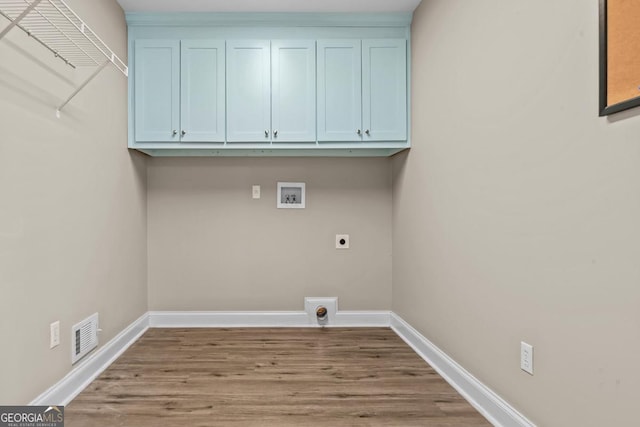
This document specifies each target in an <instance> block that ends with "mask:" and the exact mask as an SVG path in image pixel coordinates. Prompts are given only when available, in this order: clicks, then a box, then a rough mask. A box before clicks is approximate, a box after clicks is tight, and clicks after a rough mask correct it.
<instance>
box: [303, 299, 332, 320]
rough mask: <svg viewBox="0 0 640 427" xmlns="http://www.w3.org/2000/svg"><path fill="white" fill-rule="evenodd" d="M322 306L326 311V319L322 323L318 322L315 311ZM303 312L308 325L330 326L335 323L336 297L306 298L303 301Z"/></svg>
mask: <svg viewBox="0 0 640 427" xmlns="http://www.w3.org/2000/svg"><path fill="white" fill-rule="evenodd" d="M320 306H323V307H325V308H326V309H327V318H326V320H325V321H323V322H322V323H319V322H318V318H317V316H316V310H317V309H318V307H320ZM304 311H305V312H306V313H307V316H308V317H309V324H310V325H321V326H324V325H330V324H332V323H334V322H335V318H336V312H337V311H338V297H306V298H305V299H304Z"/></svg>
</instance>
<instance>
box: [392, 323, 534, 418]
mask: <svg viewBox="0 0 640 427" xmlns="http://www.w3.org/2000/svg"><path fill="white" fill-rule="evenodd" d="M391 329H393V330H394V331H395V333H396V334H398V336H399V337H400V338H402V339H403V340H404V341H405V342H406V343H407V344H408V345H409V346H410V347H411V348H412V349H413V350H414V351H415V352H416V353H418V355H420V357H422V358H423V359H424V360H425V361H427V363H429V365H431V366H432V367H433V369H435V370H436V371H437V372H438V374H440V375H441V376H442V377H443V378H444V379H445V380H446V381H447V382H448V383H449V384H450V385H451V386H452V387H453V388H455V389H456V391H457V392H458V393H460V394H461V395H462V396H463V397H464V398H465V399H466V400H467V401H468V402H469V403H470V404H471V405H473V407H474V408H476V409H477V410H478V412H480V413H481V414H482V415H483V416H484V417H485V418H486V419H487V420H488V421H489V422H491V423H492V424H493V425H494V426H496V427H535V424H533V423H532V422H531V421H529V420H528V419H527V418H526V417H525V416H524V415H522V414H521V413H519V412H518V411H517V410H516V409H514V408H513V407H512V406H511V405H509V404H508V403H507V402H506V401H504V400H503V399H502V398H501V397H500V396H498V395H497V394H495V393H494V392H493V391H492V390H491V389H489V388H488V387H487V386H485V385H484V384H483V383H481V382H480V381H479V380H478V379H477V378H475V377H474V376H473V375H471V374H470V373H469V372H467V371H466V370H465V369H464V368H463V367H462V366H460V365H458V363H456V361H455V360H453V359H452V358H450V357H449V356H448V355H447V354H446V353H445V352H443V351H442V350H440V349H439V348H438V347H436V346H435V345H434V344H433V343H432V342H431V341H429V340H428V339H426V338H425V337H424V336H422V335H421V334H420V333H419V332H418V331H416V330H415V329H414V328H412V327H411V325H409V324H408V323H407V322H405V321H404V320H403V319H402V318H401V317H400V316H398V315H397V314H395V313H391Z"/></svg>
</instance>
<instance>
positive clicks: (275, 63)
mask: <svg viewBox="0 0 640 427" xmlns="http://www.w3.org/2000/svg"><path fill="white" fill-rule="evenodd" d="M271 66H272V72H273V75H272V84H271V105H272V109H271V114H272V127H273V132H274V133H273V141H274V142H310V141H315V140H316V44H315V41H307V40H298V41H287V40H278V41H273V42H272V43H271ZM276 131H277V134H276Z"/></svg>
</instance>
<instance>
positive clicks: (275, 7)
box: [118, 0, 420, 13]
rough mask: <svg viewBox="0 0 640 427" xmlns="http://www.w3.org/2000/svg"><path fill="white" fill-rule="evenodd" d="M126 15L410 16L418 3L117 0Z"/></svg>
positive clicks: (394, 0)
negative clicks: (250, 13) (141, 13)
mask: <svg viewBox="0 0 640 427" xmlns="http://www.w3.org/2000/svg"><path fill="white" fill-rule="evenodd" d="M118 3H120V6H122V8H123V9H124V10H125V12H363V13H366V12H413V11H414V9H415V8H416V7H418V4H420V0H118Z"/></svg>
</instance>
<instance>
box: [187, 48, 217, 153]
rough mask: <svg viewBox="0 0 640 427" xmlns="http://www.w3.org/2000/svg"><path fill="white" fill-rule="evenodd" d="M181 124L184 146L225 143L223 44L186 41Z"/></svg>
mask: <svg viewBox="0 0 640 427" xmlns="http://www.w3.org/2000/svg"><path fill="white" fill-rule="evenodd" d="M180 55H181V78H180V81H181V84H180V99H181V103H180V105H181V110H180V118H181V119H180V124H181V130H182V131H184V132H185V134H184V135H183V136H182V137H181V141H183V142H224V139H225V94H224V92H225V90H224V85H225V66H224V63H225V55H224V41H219V40H183V41H182V44H181V53H180Z"/></svg>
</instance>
